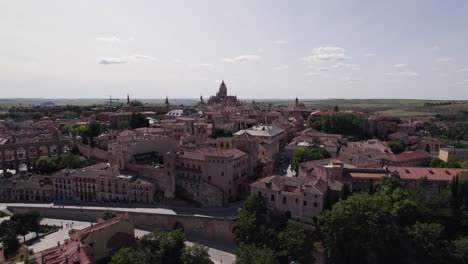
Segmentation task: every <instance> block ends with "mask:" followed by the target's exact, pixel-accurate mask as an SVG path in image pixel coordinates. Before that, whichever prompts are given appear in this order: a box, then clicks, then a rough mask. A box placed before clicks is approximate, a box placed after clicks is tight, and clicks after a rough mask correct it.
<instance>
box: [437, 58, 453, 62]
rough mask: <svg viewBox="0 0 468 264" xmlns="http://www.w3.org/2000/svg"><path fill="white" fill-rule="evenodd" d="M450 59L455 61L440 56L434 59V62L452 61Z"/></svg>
mask: <svg viewBox="0 0 468 264" xmlns="http://www.w3.org/2000/svg"><path fill="white" fill-rule="evenodd" d="M452 61H455V59H454V58H450V57H440V58H437V59H435V62H438V63H444V62H452Z"/></svg>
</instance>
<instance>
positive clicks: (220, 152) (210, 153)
mask: <svg viewBox="0 0 468 264" xmlns="http://www.w3.org/2000/svg"><path fill="white" fill-rule="evenodd" d="M179 155H180V157H182V158H187V159H194V160H206V159H207V157H218V158H233V159H237V158H240V157H243V156H246V155H247V154H246V153H244V152H242V151H241V150H239V149H235V148H234V149H219V148H211V147H207V148H198V149H195V150H190V151H185V152H183V153H179Z"/></svg>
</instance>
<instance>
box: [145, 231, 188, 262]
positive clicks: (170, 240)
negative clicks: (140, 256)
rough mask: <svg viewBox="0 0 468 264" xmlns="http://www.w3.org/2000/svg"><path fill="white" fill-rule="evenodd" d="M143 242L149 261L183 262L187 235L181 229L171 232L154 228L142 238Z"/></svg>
mask: <svg viewBox="0 0 468 264" xmlns="http://www.w3.org/2000/svg"><path fill="white" fill-rule="evenodd" d="M141 244H142V247H143V251H144V254H145V258H146V261H147V262H149V263H168V264H179V263H183V259H182V256H183V252H184V247H185V236H184V233H183V232H182V231H181V230H180V229H177V230H173V231H171V232H162V231H160V230H154V231H153V232H151V233H149V234H146V235H144V236H143V237H142V238H141Z"/></svg>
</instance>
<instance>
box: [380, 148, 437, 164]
mask: <svg viewBox="0 0 468 264" xmlns="http://www.w3.org/2000/svg"><path fill="white" fill-rule="evenodd" d="M430 158H431V154H429V153H427V152H426V151H423V150H420V151H413V152H403V153H400V154H394V155H390V156H388V157H385V158H383V159H385V160H391V161H394V162H398V161H408V160H418V159H430Z"/></svg>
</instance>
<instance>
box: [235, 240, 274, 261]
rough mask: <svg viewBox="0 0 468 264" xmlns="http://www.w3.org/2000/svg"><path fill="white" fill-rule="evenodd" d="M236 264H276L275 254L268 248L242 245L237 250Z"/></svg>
mask: <svg viewBox="0 0 468 264" xmlns="http://www.w3.org/2000/svg"><path fill="white" fill-rule="evenodd" d="M235 263H236V264H275V263H278V260H277V259H276V256H275V252H274V251H273V250H271V249H269V248H267V247H261V246H255V245H246V244H241V245H240V246H239V247H237V249H236V262H235Z"/></svg>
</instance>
